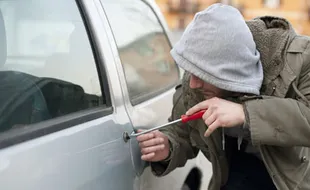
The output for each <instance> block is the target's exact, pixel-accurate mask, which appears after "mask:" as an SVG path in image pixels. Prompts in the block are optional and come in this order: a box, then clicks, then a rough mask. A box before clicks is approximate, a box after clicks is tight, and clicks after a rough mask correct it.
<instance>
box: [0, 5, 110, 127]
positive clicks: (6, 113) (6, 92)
mask: <svg viewBox="0 0 310 190" xmlns="http://www.w3.org/2000/svg"><path fill="white" fill-rule="evenodd" d="M105 104H106V101H105V97H104V96H103V93H102V90H101V85H100V81H99V77H98V72H97V67H96V62H95V59H94V55H93V52H92V47H91V43H90V40H89V38H88V35H87V31H86V28H85V25H84V22H83V18H82V16H81V14H80V12H79V7H78V6H77V4H76V2H75V1H74V0H53V1H50V0H0V115H1V118H0V132H3V131H7V130H10V129H13V128H18V127H20V126H24V125H29V124H33V123H38V122H41V121H45V120H49V119H52V118H57V117H60V116H64V115H67V114H70V113H74V112H78V111H81V110H88V109H90V108H97V107H99V106H101V105H105Z"/></svg>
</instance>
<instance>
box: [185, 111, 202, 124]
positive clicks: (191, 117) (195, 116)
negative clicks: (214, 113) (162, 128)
mask: <svg viewBox="0 0 310 190" xmlns="http://www.w3.org/2000/svg"><path fill="white" fill-rule="evenodd" d="M205 112H206V110H201V111H199V112H196V113H194V114H193V115H182V116H181V119H182V122H183V123H187V122H189V121H193V120H196V119H201V118H202V116H203V114H204V113H205Z"/></svg>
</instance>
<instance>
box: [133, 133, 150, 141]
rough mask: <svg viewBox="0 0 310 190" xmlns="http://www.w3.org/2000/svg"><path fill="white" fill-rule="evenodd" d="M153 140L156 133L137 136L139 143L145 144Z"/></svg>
mask: <svg viewBox="0 0 310 190" xmlns="http://www.w3.org/2000/svg"><path fill="white" fill-rule="evenodd" d="M152 138H154V133H152V132H150V133H146V134H143V135H139V136H137V141H139V142H143V141H147V140H149V139H152Z"/></svg>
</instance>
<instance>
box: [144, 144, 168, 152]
mask: <svg viewBox="0 0 310 190" xmlns="http://www.w3.org/2000/svg"><path fill="white" fill-rule="evenodd" d="M164 148H165V145H164V144H161V145H156V146H151V147H147V148H143V149H141V153H142V154H150V153H152V152H156V151H160V150H163V149H164Z"/></svg>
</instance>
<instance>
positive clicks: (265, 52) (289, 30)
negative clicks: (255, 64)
mask: <svg viewBox="0 0 310 190" xmlns="http://www.w3.org/2000/svg"><path fill="white" fill-rule="evenodd" d="M246 23H247V25H248V27H249V28H250V31H251V32H252V35H253V38H254V41H255V43H256V48H257V50H258V51H259V52H260V55H261V57H260V59H261V62H262V66H263V71H264V83H265V82H266V80H273V79H275V78H276V77H277V76H278V75H279V74H280V72H281V70H282V69H283V66H284V65H285V63H286V59H285V55H286V51H287V49H288V46H289V44H290V42H291V41H292V39H293V38H294V37H295V36H296V33H295V31H294V29H293V27H292V25H291V24H290V23H289V22H288V21H287V20H286V19H284V18H280V17H274V16H264V17H257V18H255V19H253V20H249V21H246Z"/></svg>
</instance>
